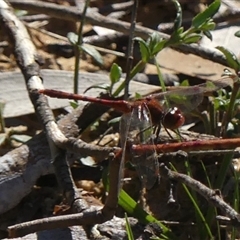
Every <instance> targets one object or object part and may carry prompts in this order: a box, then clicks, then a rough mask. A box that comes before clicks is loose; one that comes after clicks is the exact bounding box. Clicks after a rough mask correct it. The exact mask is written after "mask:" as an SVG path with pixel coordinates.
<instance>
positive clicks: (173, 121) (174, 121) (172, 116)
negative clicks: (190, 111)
mask: <svg viewBox="0 0 240 240" xmlns="http://www.w3.org/2000/svg"><path fill="white" fill-rule="evenodd" d="M184 121H185V118H184V116H183V115H182V112H181V111H180V110H179V109H178V108H176V107H174V108H170V109H169V111H168V112H167V113H166V114H165V115H164V118H163V120H162V124H163V126H164V127H165V128H168V129H176V128H179V127H181V126H182V125H183V124H184Z"/></svg>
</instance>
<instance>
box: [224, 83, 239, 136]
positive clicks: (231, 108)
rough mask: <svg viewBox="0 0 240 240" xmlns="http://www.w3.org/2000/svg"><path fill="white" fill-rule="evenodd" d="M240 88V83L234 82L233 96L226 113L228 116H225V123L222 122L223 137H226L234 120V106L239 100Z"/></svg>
mask: <svg viewBox="0 0 240 240" xmlns="http://www.w3.org/2000/svg"><path fill="white" fill-rule="evenodd" d="M239 88H240V82H239V81H236V82H234V84H233V90H232V94H231V98H230V103H229V106H228V109H227V112H226V114H225V116H224V119H223V122H222V128H221V136H225V135H226V129H227V125H228V123H229V122H230V121H231V119H232V115H233V111H234V106H235V101H236V98H237V95H238V91H239Z"/></svg>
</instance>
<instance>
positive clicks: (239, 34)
mask: <svg viewBox="0 0 240 240" xmlns="http://www.w3.org/2000/svg"><path fill="white" fill-rule="evenodd" d="M234 36H235V37H238V38H240V30H239V31H237V32H235V33H234Z"/></svg>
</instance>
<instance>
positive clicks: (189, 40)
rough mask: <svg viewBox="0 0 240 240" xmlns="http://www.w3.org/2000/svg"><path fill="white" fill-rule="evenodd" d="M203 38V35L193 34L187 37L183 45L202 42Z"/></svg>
mask: <svg viewBox="0 0 240 240" xmlns="http://www.w3.org/2000/svg"><path fill="white" fill-rule="evenodd" d="M201 38H202V35H201V34H197V33H195V34H191V35H188V36H186V37H185V38H184V39H183V43H186V44H190V43H197V42H199V41H200V40H201Z"/></svg>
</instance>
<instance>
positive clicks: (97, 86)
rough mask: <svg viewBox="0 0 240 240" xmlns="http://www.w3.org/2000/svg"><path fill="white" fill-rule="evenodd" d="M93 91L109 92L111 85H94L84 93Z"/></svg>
mask: <svg viewBox="0 0 240 240" xmlns="http://www.w3.org/2000/svg"><path fill="white" fill-rule="evenodd" d="M91 89H103V90H106V91H108V90H109V89H110V85H109V83H99V84H94V85H92V86H90V87H88V88H87V89H86V90H85V91H84V93H86V92H87V91H89V90H91Z"/></svg>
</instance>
